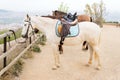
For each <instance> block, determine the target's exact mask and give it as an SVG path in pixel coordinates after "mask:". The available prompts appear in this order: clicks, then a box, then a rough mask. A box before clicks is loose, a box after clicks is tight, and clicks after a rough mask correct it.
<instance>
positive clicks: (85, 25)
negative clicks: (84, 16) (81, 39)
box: [79, 21, 101, 32]
mask: <svg viewBox="0 0 120 80" xmlns="http://www.w3.org/2000/svg"><path fill="white" fill-rule="evenodd" d="M79 27H80V29H81V30H84V31H87V32H89V31H95V32H99V31H101V29H100V27H99V26H98V25H97V24H96V23H93V22H87V21H86V22H80V23H79Z"/></svg>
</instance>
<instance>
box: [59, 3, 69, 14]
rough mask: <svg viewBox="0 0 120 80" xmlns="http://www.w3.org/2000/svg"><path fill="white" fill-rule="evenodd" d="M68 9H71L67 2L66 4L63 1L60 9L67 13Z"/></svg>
mask: <svg viewBox="0 0 120 80" xmlns="http://www.w3.org/2000/svg"><path fill="white" fill-rule="evenodd" d="M68 9H69V7H68V6H67V4H64V3H63V2H62V3H61V4H60V6H59V7H58V11H62V12H65V13H67V12H68Z"/></svg>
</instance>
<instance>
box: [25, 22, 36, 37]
mask: <svg viewBox="0 0 120 80" xmlns="http://www.w3.org/2000/svg"><path fill="white" fill-rule="evenodd" d="M25 22H28V28H27V32H26V34H25V38H28V31H29V28H30V27H31V28H32V34H33V35H34V28H33V26H32V24H31V21H30V20H29V21H28V20H25Z"/></svg>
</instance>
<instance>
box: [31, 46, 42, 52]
mask: <svg viewBox="0 0 120 80" xmlns="http://www.w3.org/2000/svg"><path fill="white" fill-rule="evenodd" d="M32 51H34V52H41V49H40V47H39V46H38V45H33V46H32Z"/></svg>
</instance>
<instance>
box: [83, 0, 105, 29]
mask: <svg viewBox="0 0 120 80" xmlns="http://www.w3.org/2000/svg"><path fill="white" fill-rule="evenodd" d="M84 11H85V13H86V14H87V15H89V16H91V17H92V18H93V21H94V22H95V23H97V24H98V25H100V26H101V27H102V26H103V22H104V21H105V19H104V14H105V12H106V8H105V4H104V3H103V1H102V0H101V1H100V3H93V4H92V5H91V6H90V5H89V4H86V6H85V10H84Z"/></svg>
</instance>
